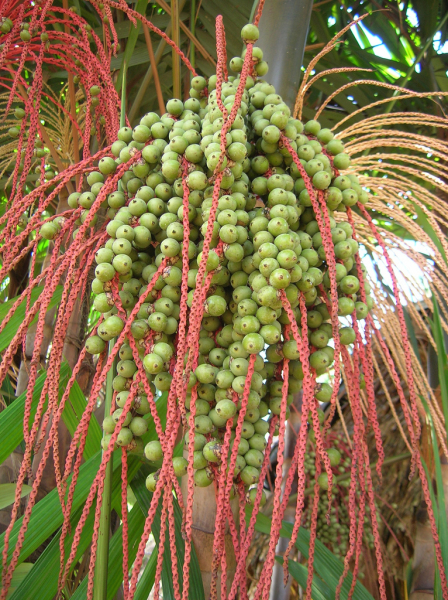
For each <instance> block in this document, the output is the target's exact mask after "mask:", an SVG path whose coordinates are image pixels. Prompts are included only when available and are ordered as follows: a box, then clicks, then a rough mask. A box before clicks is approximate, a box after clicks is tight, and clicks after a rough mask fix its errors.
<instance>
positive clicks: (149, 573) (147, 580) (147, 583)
mask: <svg viewBox="0 0 448 600" xmlns="http://www.w3.org/2000/svg"><path fill="white" fill-rule="evenodd" d="M156 566H157V546H156V547H155V548H154V550H153V551H152V552H151V556H150V557H149V560H148V562H147V563H146V567H145V568H144V571H143V574H142V576H141V578H140V580H139V582H138V584H137V589H136V590H135V594H134V600H147V599H148V598H149V594H150V593H151V590H152V588H153V587H154V580H155V578H156Z"/></svg>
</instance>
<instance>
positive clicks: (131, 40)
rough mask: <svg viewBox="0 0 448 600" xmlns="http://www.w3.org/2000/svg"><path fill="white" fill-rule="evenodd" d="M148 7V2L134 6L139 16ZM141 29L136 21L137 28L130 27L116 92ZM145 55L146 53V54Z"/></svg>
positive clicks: (140, 0)
mask: <svg viewBox="0 0 448 600" xmlns="http://www.w3.org/2000/svg"><path fill="white" fill-rule="evenodd" d="M147 6H148V0H137V4H136V5H135V9H134V10H136V11H137V12H138V13H140V14H141V15H144V14H145V13H146V7H147ZM140 29H141V22H140V21H137V26H136V27H132V28H131V31H130V33H129V37H128V40H127V43H126V49H125V51H124V53H123V60H122V63H121V66H120V71H119V73H118V77H117V83H116V84H115V86H116V89H117V92H120V90H121V86H122V85H123V65H125V64H126V65H128V66H129V64H130V63H129V61H130V59H131V56H132V54H133V52H134V48H135V44H136V43H137V39H138V35H139V33H140ZM146 54H147V53H146Z"/></svg>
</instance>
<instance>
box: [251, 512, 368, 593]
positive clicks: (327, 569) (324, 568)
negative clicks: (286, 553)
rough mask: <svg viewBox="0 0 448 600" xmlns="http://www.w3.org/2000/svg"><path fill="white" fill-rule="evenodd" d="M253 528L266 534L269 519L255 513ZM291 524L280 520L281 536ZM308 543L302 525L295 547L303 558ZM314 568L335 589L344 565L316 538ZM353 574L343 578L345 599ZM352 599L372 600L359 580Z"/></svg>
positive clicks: (287, 532) (307, 534) (286, 532)
mask: <svg viewBox="0 0 448 600" xmlns="http://www.w3.org/2000/svg"><path fill="white" fill-rule="evenodd" d="M251 512H252V507H250V506H248V507H247V508H246V521H247V522H249V519H250V515H251ZM255 529H256V530H257V531H259V532H261V533H265V534H267V535H269V534H270V532H271V519H270V518H269V517H267V516H266V515H263V514H261V513H259V514H258V515H257V521H256V525H255ZM292 530H293V525H292V524H291V523H287V522H285V521H283V522H282V529H281V530H280V535H281V536H282V537H286V538H291V535H292ZM309 543H310V533H309V531H307V530H306V529H304V528H303V527H301V528H300V530H299V535H298V536H297V540H296V544H295V545H296V547H297V549H298V550H299V552H301V553H302V554H303V556H304V557H305V558H308V551H309ZM314 568H315V570H316V573H317V574H318V575H319V577H321V578H322V580H323V581H324V582H325V583H326V584H327V585H328V587H329V588H330V590H332V591H336V587H337V585H338V583H339V579H340V577H341V576H342V573H343V571H344V565H343V564H342V563H341V562H340V561H339V560H338V559H337V558H336V556H335V555H334V554H333V553H332V552H330V550H328V548H326V547H325V546H324V545H323V544H322V542H320V541H319V540H316V545H315V551H314ZM352 580H353V575H352V574H351V573H350V572H349V573H348V575H347V577H346V578H345V580H344V583H343V585H342V589H341V599H342V600H346V599H347V598H348V593H349V591H350V586H351V584H352ZM353 600H373V596H371V594H369V592H368V591H367V590H366V588H365V587H364V586H363V585H362V583H360V582H359V581H357V582H356V586H355V595H354V596H353Z"/></svg>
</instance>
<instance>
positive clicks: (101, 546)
mask: <svg viewBox="0 0 448 600" xmlns="http://www.w3.org/2000/svg"><path fill="white" fill-rule="evenodd" d="M126 75H127V64H126V62H124V63H123V85H122V88H121V113H120V127H124V125H125V124H126ZM114 344H115V339H112V340H111V341H110V342H109V349H108V352H109V353H110V352H111V351H112V348H113V347H114ZM114 369H115V364H113V365H112V368H111V369H110V370H109V372H108V373H107V376H106V397H105V400H104V416H107V415H109V414H110V409H111V406H112V398H113V393H114V391H113V380H114ZM104 435H106V434H105V433H104ZM112 475H113V461H112V458H111V459H110V460H109V463H108V465H107V468H106V474H105V478H104V489H103V501H102V505H101V516H100V528H99V533H98V549H97V555H96V566H95V583H94V590H93V598H94V600H106V598H107V574H108V566H109V533H110V511H111V492H112Z"/></svg>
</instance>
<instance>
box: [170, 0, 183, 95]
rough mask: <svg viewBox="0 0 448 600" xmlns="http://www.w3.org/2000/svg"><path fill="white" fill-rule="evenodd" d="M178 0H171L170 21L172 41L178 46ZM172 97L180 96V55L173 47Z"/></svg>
mask: <svg viewBox="0 0 448 600" xmlns="http://www.w3.org/2000/svg"><path fill="white" fill-rule="evenodd" d="M179 12H180V10H179V2H178V0H171V23H172V38H173V42H174V43H175V44H176V45H177V46H178V47H179V46H180V31H179ZM172 61H173V97H174V98H180V97H181V91H180V87H181V86H180V56H179V55H178V54H177V52H176V51H175V50H174V49H173V59H172Z"/></svg>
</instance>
